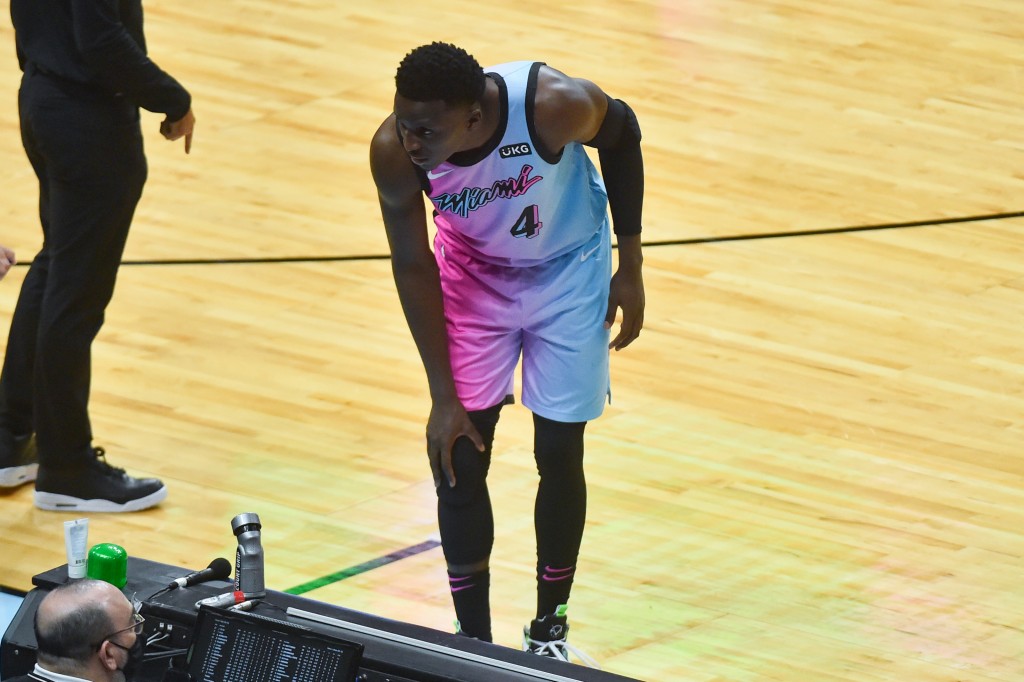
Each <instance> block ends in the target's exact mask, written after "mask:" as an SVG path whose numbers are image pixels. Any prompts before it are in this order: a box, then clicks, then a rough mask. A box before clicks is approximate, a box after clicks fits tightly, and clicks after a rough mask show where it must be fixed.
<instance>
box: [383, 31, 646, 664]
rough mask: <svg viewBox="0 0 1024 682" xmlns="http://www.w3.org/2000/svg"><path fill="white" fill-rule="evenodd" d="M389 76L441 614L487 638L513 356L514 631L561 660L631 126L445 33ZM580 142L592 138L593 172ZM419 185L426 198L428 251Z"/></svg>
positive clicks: (628, 267) (394, 237)
mask: <svg viewBox="0 0 1024 682" xmlns="http://www.w3.org/2000/svg"><path fill="white" fill-rule="evenodd" d="M396 84H397V94H396V95H395V101H394V112H393V114H392V115H391V116H389V117H388V118H387V120H385V121H384V123H383V124H382V125H381V127H380V129H379V130H378V131H377V133H376V134H375V135H374V138H373V142H372V144H371V149H370V162H371V168H372V171H373V177H374V181H375V182H376V184H377V190H378V193H379V198H380V206H381V212H382V214H383V218H384V227H385V229H386V230H387V236H388V242H389V244H390V246H391V262H392V267H393V270H394V276H395V283H396V285H397V288H398V294H399V298H400V299H401V303H402V308H403V310H404V312H405V316H406V320H407V322H408V324H409V329H410V330H411V332H412V335H413V339H414V340H415V342H416V346H417V348H418V350H419V353H420V356H421V358H422V360H423V364H424V367H425V369H426V373H427V382H428V385H429V389H430V396H431V401H432V404H431V409H430V417H429V420H428V422H427V454H428V456H429V459H430V466H431V469H432V471H433V475H434V484H435V486H436V487H437V496H438V523H439V526H440V531H441V543H442V547H443V550H444V556H445V559H446V561H447V564H448V573H449V576H450V582H451V593H452V599H453V601H454V603H455V612H456V616H457V618H458V627H459V629H460V631H461V632H463V633H464V634H466V635H469V636H472V637H476V638H478V639H482V640H486V641H492V640H491V617H490V604H489V587H490V572H489V568H488V566H489V563H488V562H489V558H490V553H491V547H492V544H493V541H494V520H493V516H492V513H491V503H490V499H489V497H488V492H487V480H486V479H487V470H488V467H489V464H490V456H491V443H492V442H493V439H494V429H495V425H496V424H497V422H498V414H499V412H500V411H501V408H502V405H504V404H506V403H508V402H511V395H512V390H513V386H512V382H513V371H514V369H515V367H516V365H517V363H518V362H519V358H520V356H521V357H522V363H523V364H522V376H523V386H522V402H523V404H524V405H525V406H526V407H527V408H529V409H530V410H531V411H532V412H533V420H534V427H535V434H534V452H535V456H536V461H537V468H538V470H539V472H540V487H539V490H538V493H537V501H536V507H535V511H534V514H535V526H536V533H537V558H538V561H537V585H538V597H537V617H536V619H535V620H534V621H533V622H532V623H531V624H530V625H529V626H528V627H527V628H526V629H525V633H524V634H525V637H524V644H525V646H526V648H528V649H529V650H532V651H535V652H537V653H540V654H543V655H549V656H553V657H556V658H563V659H565V658H566V655H565V650H566V647H567V645H566V643H565V633H566V632H567V630H568V624H567V621H566V617H565V609H566V604H567V602H568V599H569V591H570V588H571V586H572V582H573V576H574V574H575V571H576V561H577V557H578V555H579V550H580V544H581V540H582V537H583V528H584V521H585V517H586V482H585V480H584V475H583V431H584V428H585V427H586V425H587V422H588V421H590V420H591V419H594V418H596V417H598V416H599V415H600V414H601V412H602V410H603V409H604V405H605V402H606V400H607V398H608V395H609V373H608V351H609V348H614V349H616V350H620V349H622V348H625V347H626V346H628V345H629V344H630V343H631V342H632V341H633V340H634V339H636V338H637V336H638V335H639V334H640V329H641V327H642V326H643V316H644V287H643V279H642V277H641V263H642V260H643V258H642V255H641V248H640V218H641V208H642V204H643V189H644V181H643V159H642V155H641V152H640V129H639V125H638V124H637V121H636V117H635V116H634V114H633V112H632V110H631V109H630V108H629V106H628V105H626V104H625V103H623V102H621V101H619V100H614V99H611V98H610V97H608V96H607V95H605V93H604V92H603V91H602V90H601V89H600V88H598V87H597V86H596V85H594V84H593V83H591V82H589V81H586V80H581V79H577V78H570V77H568V76H566V75H565V74H563V73H560V72H559V71H556V70H555V69H553V68H551V67H548V66H545V65H544V64H542V63H540V62H513V63H508V64H502V65H500V66H496V67H493V68H491V69H487V70H486V71H485V70H484V69H482V68H481V67H480V65H479V64H478V63H477V61H476V60H475V59H474V58H473V57H472V56H470V55H469V54H467V53H466V52H465V51H464V50H462V49H461V48H458V47H455V46H453V45H449V44H445V43H433V44H431V45H425V46H422V47H419V48H416V49H415V50H413V51H412V52H410V53H409V54H408V55H407V56H406V57H405V59H404V60H403V61H402V62H401V65H400V66H399V67H398V73H397V76H396ZM583 144H586V145H588V146H591V147H596V148H597V150H598V153H599V157H600V165H601V169H602V172H603V175H604V179H603V182H602V178H601V176H599V175H598V173H597V171H596V170H595V168H594V166H593V164H592V163H591V162H590V160H589V159H588V157H587V155H586V152H585V151H584V149H583V147H582V146H581V145H583ZM606 187H607V193H606ZM421 193H426V195H427V197H429V199H430V201H431V202H432V204H433V208H434V222H435V223H436V226H437V234H436V237H435V239H434V245H433V247H434V248H433V250H431V248H430V244H429V238H428V229H427V223H426V212H425V209H424V202H423V198H422V194H421ZM609 205H610V207H611V214H612V219H613V221H614V226H615V233H616V235H617V236H618V247H619V257H618V268H617V270H616V272H615V274H614V276H613V275H612V264H611V234H610V233H611V230H610V227H611V225H610V223H609V220H608V206H609ZM620 309H621V311H622V323H621V325H620V327H619V331H618V333H617V334H616V335H615V338H614V339H611V341H610V342H609V338H610V337H611V331H610V330H611V327H612V323H613V322H614V320H615V317H616V314H617V311H619V310H620Z"/></svg>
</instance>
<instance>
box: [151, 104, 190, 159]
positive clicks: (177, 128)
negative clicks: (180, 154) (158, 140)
mask: <svg viewBox="0 0 1024 682" xmlns="http://www.w3.org/2000/svg"><path fill="white" fill-rule="evenodd" d="M195 127H196V117H195V114H193V113H192V110H191V109H189V110H188V113H186V114H185V115H184V116H182V117H181V118H179V119H178V120H177V121H171V120H169V119H164V120H163V121H162V122H161V123H160V134H161V135H163V136H164V137H166V138H167V139H168V140H171V141H172V142H173V141H174V140H180V139H181V138H183V137H184V138H185V153H186V154H188V153H189V152H190V151H192V131H193V130H194V129H195Z"/></svg>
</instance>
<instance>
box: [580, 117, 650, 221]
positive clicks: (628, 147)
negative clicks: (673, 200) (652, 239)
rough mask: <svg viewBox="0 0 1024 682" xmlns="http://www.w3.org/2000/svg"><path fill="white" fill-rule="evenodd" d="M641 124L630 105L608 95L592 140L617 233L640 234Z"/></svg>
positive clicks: (642, 194) (642, 198) (641, 206)
mask: <svg viewBox="0 0 1024 682" xmlns="http://www.w3.org/2000/svg"><path fill="white" fill-rule="evenodd" d="M640 138H641V133H640V124H639V123H638V122H637V120H636V114H634V113H633V110H632V109H630V107H629V105H628V104H626V103H625V102H623V101H622V100H619V99H612V98H611V97H609V98H608V112H607V113H606V114H605V116H604V121H603V122H602V123H601V128H600V129H599V130H598V131H597V135H595V136H594V139H592V140H590V141H589V142H586V143H585V144H586V145H587V146H588V147H595V148H596V149H597V153H598V158H599V160H600V162H601V175H602V176H603V177H604V185H605V190H607V192H608V205H609V207H610V208H611V212H612V226H613V228H614V230H615V234H617V235H636V234H640V229H641V222H642V214H643V204H644V157H643V153H642V152H641V151H640Z"/></svg>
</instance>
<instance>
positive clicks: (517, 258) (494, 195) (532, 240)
mask: <svg viewBox="0 0 1024 682" xmlns="http://www.w3.org/2000/svg"><path fill="white" fill-rule="evenodd" d="M541 66H542V64H541V63H540V62H526V61H524V62H510V63H507V64H501V65H498V66H495V67H492V68H491V69H488V70H487V71H488V75H490V76H491V77H492V78H493V79H494V81H495V82H496V83H497V84H498V86H499V88H500V90H501V104H502V107H501V119H500V121H499V124H498V128H497V130H496V131H495V134H494V135H493V136H492V138H491V139H490V140H489V141H488V143H487V144H486V145H485V146H484V147H483V148H482V149H480V150H474V151H471V152H463V153H460V154H456V155H454V156H452V157H451V158H450V159H448V160H447V161H446V162H444V163H442V164H441V165H440V166H438V167H437V168H435V169H433V170H431V171H429V172H428V173H426V176H427V181H428V183H429V190H428V192H427V195H428V197H429V198H430V201H431V202H432V203H433V205H434V209H435V215H434V223H435V224H436V225H437V230H438V236H439V237H440V240H441V242H442V243H446V244H449V245H453V246H458V247H459V249H460V250H462V251H466V252H468V253H470V254H472V255H473V256H474V257H475V258H477V259H479V260H482V261H485V262H488V263H493V264H495V265H509V266H515V267H519V266H531V265H536V264H538V263H544V262H547V261H550V260H552V259H554V258H557V257H558V256H560V255H562V254H564V253H568V252H569V251H572V250H574V249H576V248H579V247H580V246H581V245H582V244H584V243H586V242H587V241H588V240H589V239H590V238H591V237H593V236H594V234H595V233H597V232H598V231H599V230H600V229H601V228H602V226H603V223H604V222H605V221H606V220H607V219H608V218H607V207H608V200H607V196H606V194H605V189H604V182H603V181H602V180H601V176H600V175H599V174H598V172H597V170H596V169H595V168H594V164H593V163H591V161H590V159H589V158H588V157H587V154H586V152H585V151H584V149H583V146H582V145H580V144H578V143H572V144H569V145H567V146H566V147H565V148H564V149H563V150H562V152H561V154H559V155H556V156H552V155H551V154H550V153H547V152H545V151H544V150H543V149H541V148H540V147H539V146H538V140H537V139H536V135H534V131H533V101H534V93H535V92H536V88H537V72H538V71H539V69H540V67H541ZM545 157H547V158H545Z"/></svg>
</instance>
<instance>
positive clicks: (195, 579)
mask: <svg viewBox="0 0 1024 682" xmlns="http://www.w3.org/2000/svg"><path fill="white" fill-rule="evenodd" d="M229 575H231V562H230V561H228V560H227V559H222V558H219V557H218V558H216V559H214V560H213V561H211V562H210V565H209V566H207V567H206V568H204V569H203V570H201V571H192V572H191V573H189V574H188V575H186V576H184V577H181V578H175V579H174V582H172V583H171V584H170V585H168V586H167V589H168V590H176V589H178V588H179V587H190V586H192V585H198V584H199V583H205V582H206V581H208V580H223V579H224V578H227V577H228V576H229Z"/></svg>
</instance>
